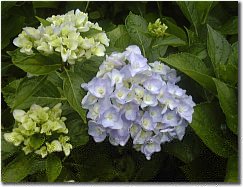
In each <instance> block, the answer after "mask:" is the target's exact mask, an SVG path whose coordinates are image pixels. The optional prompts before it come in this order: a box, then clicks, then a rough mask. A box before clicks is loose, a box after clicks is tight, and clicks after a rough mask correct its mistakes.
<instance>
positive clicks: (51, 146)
mask: <svg viewBox="0 0 243 187" xmlns="http://www.w3.org/2000/svg"><path fill="white" fill-rule="evenodd" d="M46 147H47V151H48V153H52V152H60V151H62V145H61V143H60V142H59V141H58V140H53V141H52V142H51V143H48V142H47V143H46Z"/></svg>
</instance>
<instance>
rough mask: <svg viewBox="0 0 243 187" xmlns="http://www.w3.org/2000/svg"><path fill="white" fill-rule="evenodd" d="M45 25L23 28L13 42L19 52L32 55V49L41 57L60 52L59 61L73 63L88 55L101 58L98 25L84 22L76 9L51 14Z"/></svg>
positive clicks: (101, 38)
mask: <svg viewBox="0 0 243 187" xmlns="http://www.w3.org/2000/svg"><path fill="white" fill-rule="evenodd" d="M46 21H48V22H49V23H50V25H48V26H44V25H43V24H41V25H40V26H39V27H38V28H37V29H35V28H33V27H25V28H23V31H22V33H20V34H19V35H18V37H17V38H15V39H14V41H13V43H14V45H16V46H17V47H19V48H20V52H22V53H25V54H27V55H31V54H33V53H34V52H33V49H36V50H38V51H40V52H42V53H44V54H52V53H54V52H58V53H61V57H62V61H63V62H68V63H69V64H74V63H75V62H76V61H78V60H82V59H83V58H87V59H88V58H90V57H91V56H92V55H95V56H104V55H105V50H106V49H105V46H109V42H110V40H109V39H108V38H107V36H106V34H105V32H104V31H102V28H101V27H99V25H98V23H92V22H90V21H88V14H87V13H83V12H81V11H80V10H79V9H77V10H76V11H75V12H74V10H72V11H69V12H68V13H66V14H65V15H57V16H55V15H53V16H52V17H49V18H47V19H46Z"/></svg>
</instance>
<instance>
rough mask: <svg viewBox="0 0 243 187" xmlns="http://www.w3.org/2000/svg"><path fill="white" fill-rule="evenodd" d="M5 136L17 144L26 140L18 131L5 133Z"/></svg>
mask: <svg viewBox="0 0 243 187" xmlns="http://www.w3.org/2000/svg"><path fill="white" fill-rule="evenodd" d="M3 136H4V139H5V140H6V141H7V142H10V143H13V144H14V145H15V146H19V145H20V144H21V143H22V142H23V141H24V137H23V136H22V135H21V134H20V133H17V132H10V133H5V134H4V135H3Z"/></svg>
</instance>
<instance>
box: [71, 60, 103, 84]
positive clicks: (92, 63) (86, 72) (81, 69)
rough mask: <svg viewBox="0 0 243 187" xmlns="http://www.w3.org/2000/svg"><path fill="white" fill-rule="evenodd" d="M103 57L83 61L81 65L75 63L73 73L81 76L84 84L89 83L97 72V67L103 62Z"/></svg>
mask: <svg viewBox="0 0 243 187" xmlns="http://www.w3.org/2000/svg"><path fill="white" fill-rule="evenodd" d="M103 60H104V58H103V57H91V58H90V59H89V60H85V61H83V62H82V63H77V64H75V66H74V72H75V73H76V74H80V75H82V78H83V80H84V81H85V82H89V81H90V80H91V79H92V78H93V77H95V76H96V73H97V72H98V70H99V66H100V65H101V63H102V62H103Z"/></svg>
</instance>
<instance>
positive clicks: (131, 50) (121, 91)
mask: <svg viewBox="0 0 243 187" xmlns="http://www.w3.org/2000/svg"><path fill="white" fill-rule="evenodd" d="M179 80H180V77H177V75H176V71H175V70H174V69H171V68H169V67H168V66H167V65H165V64H163V63H161V62H159V61H155V62H153V63H150V64H148V63H147V59H146V58H145V57H144V56H143V55H142V54H141V51H140V49H139V47H138V46H134V45H132V46H129V47H127V48H126V51H124V52H123V53H117V52H114V53H112V54H111V55H110V56H107V57H106V60H104V62H103V63H102V64H101V66H100V68H99V71H98V73H97V75H96V77H94V78H93V79H92V80H91V81H90V82H88V83H83V84H82V85H81V87H82V88H84V89H86V90H87V91H88V93H87V95H86V96H85V97H84V98H83V100H82V106H83V108H85V109H88V113H87V118H89V119H91V120H89V122H88V127H89V129H88V133H89V135H91V136H93V139H94V141H95V142H102V141H104V139H105V138H106V137H107V136H108V137H109V141H110V143H111V144H113V145H121V146H124V145H125V144H126V143H127V141H128V140H129V138H130V137H131V138H132V139H133V145H134V148H135V149H136V150H138V151H141V152H142V153H143V154H145V156H146V158H147V159H150V158H151V155H152V154H153V153H154V152H159V151H160V150H161V147H160V145H161V144H162V143H165V142H169V141H171V140H173V139H179V140H182V138H183V136H184V134H185V128H186V127H187V125H188V123H190V122H191V121H192V114H193V112H194V110H193V107H194V106H195V103H194V102H193V101H192V97H191V96H188V95H187V94H186V91H185V90H183V89H181V88H180V87H178V86H177V85H176V83H177V82H178V81H179Z"/></svg>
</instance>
